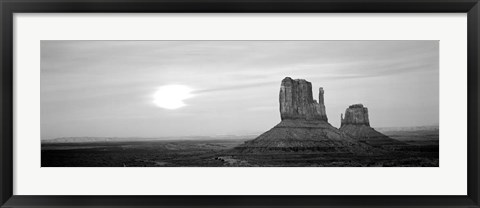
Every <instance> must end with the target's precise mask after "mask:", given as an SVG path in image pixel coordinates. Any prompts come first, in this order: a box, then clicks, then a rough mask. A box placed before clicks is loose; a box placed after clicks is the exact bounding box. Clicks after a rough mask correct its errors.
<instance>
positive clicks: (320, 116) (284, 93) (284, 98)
mask: <svg viewBox="0 0 480 208" xmlns="http://www.w3.org/2000/svg"><path fill="white" fill-rule="evenodd" d="M318 100H319V102H317V101H316V100H314V99H313V96H312V83H310V82H308V81H306V80H304V79H295V80H294V79H292V78H290V77H286V78H285V79H283V80H282V84H281V86H280V117H281V118H282V120H285V119H305V120H318V121H328V119H327V114H326V112H325V105H324V101H323V88H320V92H319V99H318Z"/></svg>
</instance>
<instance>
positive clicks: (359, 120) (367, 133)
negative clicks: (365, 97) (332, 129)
mask: <svg viewBox="0 0 480 208" xmlns="http://www.w3.org/2000/svg"><path fill="white" fill-rule="evenodd" d="M340 119H341V127H340V131H342V132H345V133H347V134H348V135H350V136H352V137H353V138H354V139H356V140H358V141H360V142H364V143H366V144H369V145H371V146H375V147H385V146H388V145H402V144H403V143H402V142H400V141H397V140H394V139H391V138H390V137H388V136H386V135H384V134H382V133H380V132H378V131H376V130H375V129H373V128H372V127H370V120H369V118H368V109H367V108H366V107H363V105H362V104H355V105H351V106H349V107H348V108H347V110H345V118H344V117H343V114H342V115H341V116H340Z"/></svg>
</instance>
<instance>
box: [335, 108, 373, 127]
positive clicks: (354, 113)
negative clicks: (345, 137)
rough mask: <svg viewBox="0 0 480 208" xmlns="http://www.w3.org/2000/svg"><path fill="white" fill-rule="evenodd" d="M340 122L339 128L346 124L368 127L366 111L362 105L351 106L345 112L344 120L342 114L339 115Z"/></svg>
mask: <svg viewBox="0 0 480 208" xmlns="http://www.w3.org/2000/svg"><path fill="white" fill-rule="evenodd" d="M341 122H342V125H341V126H344V125H348V124H352V125H365V126H370V121H369V120H368V109H367V108H365V107H363V105H362V104H355V105H351V106H349V107H348V108H347V110H345V118H343V114H342V115H341Z"/></svg>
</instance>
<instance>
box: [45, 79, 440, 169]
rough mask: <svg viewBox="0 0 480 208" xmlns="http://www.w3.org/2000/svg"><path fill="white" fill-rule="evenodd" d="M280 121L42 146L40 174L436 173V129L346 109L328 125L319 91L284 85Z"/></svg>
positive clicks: (300, 82)
mask: <svg viewBox="0 0 480 208" xmlns="http://www.w3.org/2000/svg"><path fill="white" fill-rule="evenodd" d="M279 105H280V118H281V121H280V123H278V124H277V125H275V126H274V127H273V128H272V129H270V130H268V131H266V132H265V133H262V134H260V135H244V136H242V135H240V136H233V135H230V136H228V135H227V136H217V137H177V138H105V137H70V138H58V139H53V140H46V141H42V159H41V160H42V167H439V160H438V159H439V128H438V126H419V127H408V128H406V127H404V128H398V127H397V128H381V129H378V130H376V129H374V128H372V127H371V126H370V121H369V113H368V108H366V107H365V106H363V105H362V104H353V105H350V106H349V107H348V108H347V109H346V110H345V115H343V114H342V115H341V126H340V128H336V127H334V126H332V125H331V124H330V123H329V122H328V118H327V116H326V110H325V109H326V108H325V104H324V89H323V88H320V89H319V94H318V101H317V100H315V99H313V95H312V84H311V83H310V82H308V81H306V80H304V79H292V78H290V77H286V78H284V79H283V80H282V82H281V86H280V93H279Z"/></svg>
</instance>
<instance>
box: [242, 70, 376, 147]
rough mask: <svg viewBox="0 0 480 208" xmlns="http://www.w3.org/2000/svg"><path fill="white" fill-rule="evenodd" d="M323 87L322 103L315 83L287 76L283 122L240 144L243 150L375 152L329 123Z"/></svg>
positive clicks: (282, 95) (282, 99)
mask: <svg viewBox="0 0 480 208" xmlns="http://www.w3.org/2000/svg"><path fill="white" fill-rule="evenodd" d="M323 93H324V91H323V88H320V92H319V102H317V101H316V100H314V99H313V96H312V84H311V83H310V82H308V81H306V80H303V79H295V80H294V79H291V78H290V77H286V78H285V79H283V80H282V83H281V87H280V99H279V101H280V117H281V122H280V123H279V124H277V125H276V126H274V127H273V128H272V129H270V130H269V131H267V132H265V133H263V134H261V135H260V136H258V137H257V138H256V139H254V140H250V141H247V142H245V143H244V144H242V145H240V146H238V147H236V148H235V149H236V150H239V151H241V152H244V153H245V152H247V153H248V152H253V153H256V152H265V151H287V152H296V151H317V152H318V151H321V152H348V153H356V154H359V153H360V154H362V153H371V152H373V151H374V150H373V149H374V148H372V147H370V146H368V145H365V144H363V143H361V142H359V141H357V140H355V139H353V138H351V137H350V136H349V135H348V134H346V133H344V132H342V131H340V130H339V129H337V128H335V127H333V126H332V125H331V124H329V123H328V122H327V115H326V112H325V105H324V99H323Z"/></svg>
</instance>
